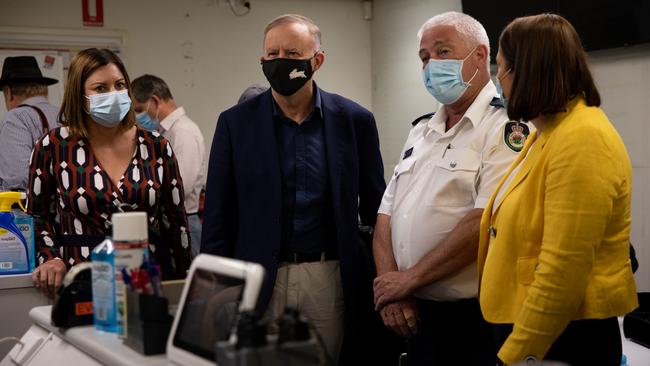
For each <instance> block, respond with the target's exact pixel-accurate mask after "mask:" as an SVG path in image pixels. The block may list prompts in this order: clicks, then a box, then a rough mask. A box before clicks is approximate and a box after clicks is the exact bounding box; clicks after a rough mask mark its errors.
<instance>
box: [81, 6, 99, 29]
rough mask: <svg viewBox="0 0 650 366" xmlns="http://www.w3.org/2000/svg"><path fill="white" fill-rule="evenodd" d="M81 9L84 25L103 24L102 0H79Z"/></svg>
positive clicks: (95, 25) (96, 25)
mask: <svg viewBox="0 0 650 366" xmlns="http://www.w3.org/2000/svg"><path fill="white" fill-rule="evenodd" d="M81 11H82V14H83V20H84V26H86V27H103V26H104V3H103V0H81Z"/></svg>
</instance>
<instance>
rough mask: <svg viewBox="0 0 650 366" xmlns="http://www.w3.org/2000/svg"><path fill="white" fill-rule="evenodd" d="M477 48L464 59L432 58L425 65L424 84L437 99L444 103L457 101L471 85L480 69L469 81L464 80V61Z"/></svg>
mask: <svg viewBox="0 0 650 366" xmlns="http://www.w3.org/2000/svg"><path fill="white" fill-rule="evenodd" d="M474 50H476V48H474V49H473V50H472V51H471V52H470V53H469V54H468V55H467V57H465V58H464V59H462V60H435V59H430V60H429V62H428V63H427V65H426V66H425V67H424V70H423V73H422V76H423V79H424V86H425V87H426V88H427V90H428V91H429V93H431V95H433V97H434V98H436V100H437V101H438V102H440V103H442V104H452V103H454V102H456V101H457V100H458V99H459V98H460V97H461V96H462V95H463V94H464V93H465V91H466V90H467V88H468V87H469V86H470V85H471V84H470V83H471V82H472V80H474V78H475V77H476V75H478V69H476V72H475V73H474V75H473V76H472V78H471V79H469V81H467V82H465V81H463V63H464V62H465V60H467V58H468V57H469V56H470V55H471V54H472V53H473V52H474Z"/></svg>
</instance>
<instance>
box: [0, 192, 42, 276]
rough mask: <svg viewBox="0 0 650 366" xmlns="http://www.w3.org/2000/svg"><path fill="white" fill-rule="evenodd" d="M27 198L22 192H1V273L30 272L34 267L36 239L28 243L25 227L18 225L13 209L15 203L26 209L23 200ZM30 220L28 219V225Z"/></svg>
mask: <svg viewBox="0 0 650 366" xmlns="http://www.w3.org/2000/svg"><path fill="white" fill-rule="evenodd" d="M25 198H26V195H25V193H22V192H0V275H7V274H19V273H30V272H31V271H32V270H33V269H34V258H33V257H34V241H33V239H31V240H30V242H29V243H28V241H27V240H26V239H25V236H24V235H23V232H22V231H21V228H23V229H25V227H24V225H23V224H21V226H20V227H18V226H17V225H16V222H15V219H16V218H15V216H14V214H13V212H12V210H11V206H12V205H13V204H14V203H17V204H19V205H20V206H21V208H23V210H24V207H23V206H22V200H24V199H25ZM22 220H23V218H21V221H22ZM21 221H19V223H20V222H21ZM29 222H30V221H29V220H27V225H29ZM27 230H29V228H27ZM32 231H33V223H32Z"/></svg>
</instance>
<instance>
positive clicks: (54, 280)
mask: <svg viewBox="0 0 650 366" xmlns="http://www.w3.org/2000/svg"><path fill="white" fill-rule="evenodd" d="M67 271H68V269H67V268H66V266H65V263H63V261H62V260H61V259H59V258H55V259H51V260H49V261H47V262H45V263H43V264H41V265H39V266H38V267H36V269H35V270H34V272H32V281H34V287H36V288H38V289H41V291H43V292H44V293H45V294H46V295H47V296H49V297H54V294H56V291H57V290H58V289H59V287H61V282H62V281H63V276H65V274H66V272H67Z"/></svg>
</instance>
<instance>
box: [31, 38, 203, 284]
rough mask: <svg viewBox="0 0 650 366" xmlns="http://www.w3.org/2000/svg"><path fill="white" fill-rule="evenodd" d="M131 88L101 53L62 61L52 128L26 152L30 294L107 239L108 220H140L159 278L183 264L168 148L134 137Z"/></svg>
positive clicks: (154, 138) (152, 135) (186, 258)
mask: <svg viewBox="0 0 650 366" xmlns="http://www.w3.org/2000/svg"><path fill="white" fill-rule="evenodd" d="M130 94H131V85H130V81H129V76H128V74H127V72H126V69H125V67H124V64H123V63H122V61H121V60H120V59H119V58H118V57H117V56H116V55H115V54H114V53H113V52H111V51H109V50H106V49H97V48H90V49H86V50H83V51H81V52H79V53H78V54H77V55H76V56H75V57H74V58H73V59H72V61H71V63H70V69H69V73H68V80H67V84H66V86H65V94H64V99H63V103H62V105H61V111H60V113H59V120H60V123H61V126H62V127H60V128H57V129H53V130H51V131H49V132H48V133H47V134H45V135H44V136H42V137H41V138H40V139H39V140H38V141H37V143H36V145H35V146H34V151H33V153H32V160H31V163H30V164H31V167H30V179H29V181H30V183H29V193H28V197H29V199H28V206H27V211H28V213H29V214H30V215H32V216H33V217H34V225H35V232H36V247H37V262H38V264H39V266H38V267H37V268H36V270H35V271H34V273H33V274H32V279H33V280H34V284H35V285H36V287H39V288H41V289H43V291H45V292H47V293H49V294H52V293H54V291H56V289H57V288H58V287H59V286H60V285H61V280H62V278H63V276H64V275H65V273H66V272H67V270H68V269H70V267H71V266H74V265H75V264H77V263H79V262H83V261H86V260H88V259H89V256H90V250H91V249H92V246H93V245H96V244H98V243H99V242H100V241H101V240H102V239H103V238H104V237H105V236H106V235H110V234H111V222H110V219H111V214H113V213H115V212H124V211H145V212H147V214H148V217H149V232H150V238H149V242H150V245H149V249H150V254H151V255H152V256H153V257H154V258H155V259H156V261H157V263H159V264H160V265H161V267H162V272H163V278H166V279H171V278H183V277H184V276H185V273H186V271H187V269H188V268H189V264H190V262H191V259H192V257H191V248H190V242H189V235H188V234H187V217H186V213H185V206H184V203H183V197H184V194H183V183H182V180H181V176H180V174H179V170H178V165H177V162H176V158H175V157H174V153H173V152H172V149H171V146H170V144H169V142H168V141H167V140H166V139H165V138H163V137H162V136H160V135H159V134H158V133H157V132H148V131H145V130H143V129H140V128H137V127H136V123H135V114H134V111H133V108H132V107H131V99H130Z"/></svg>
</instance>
